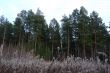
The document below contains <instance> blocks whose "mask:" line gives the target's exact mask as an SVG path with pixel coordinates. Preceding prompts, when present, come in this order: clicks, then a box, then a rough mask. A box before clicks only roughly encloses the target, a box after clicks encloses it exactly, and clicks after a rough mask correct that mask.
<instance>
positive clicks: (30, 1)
mask: <svg viewBox="0 0 110 73" xmlns="http://www.w3.org/2000/svg"><path fill="white" fill-rule="evenodd" d="M81 6H84V7H85V8H86V9H87V11H88V14H90V13H91V12H92V11H96V12H98V13H99V16H100V17H101V18H102V19H103V22H104V23H105V24H106V25H108V24H109V22H110V0H0V16H1V15H4V16H5V17H6V18H8V20H9V21H10V22H13V21H14V20H15V18H16V17H17V14H18V13H20V11H21V10H30V9H32V10H33V11H34V12H36V11H37V9H38V8H39V9H40V10H41V11H42V12H43V14H44V16H45V19H46V21H47V23H48V24H49V23H50V20H51V19H53V18H56V19H57V21H58V22H59V23H60V21H61V19H62V16H63V15H64V14H65V15H67V16H68V15H69V14H71V13H72V12H73V10H74V9H76V8H77V9H80V7H81Z"/></svg>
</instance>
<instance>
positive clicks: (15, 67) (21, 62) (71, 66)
mask: <svg viewBox="0 0 110 73" xmlns="http://www.w3.org/2000/svg"><path fill="white" fill-rule="evenodd" d="M0 73H110V65H108V64H101V63H100V62H97V61H93V60H88V59H81V58H78V57H77V58H74V57H68V58H67V59H65V60H64V61H62V62H60V61H57V60H54V61H45V60H43V59H42V58H39V57H32V56H28V57H20V58H19V57H11V58H10V59H6V58H3V57H2V58H1V59H0Z"/></svg>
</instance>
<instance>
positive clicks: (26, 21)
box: [0, 6, 110, 59]
mask: <svg viewBox="0 0 110 73" xmlns="http://www.w3.org/2000/svg"><path fill="white" fill-rule="evenodd" d="M107 29H108V28H107V27H106V25H105V23H104V22H103V20H102V18H101V17H99V15H98V13H97V12H96V11H93V12H92V13H90V15H88V11H87V10H86V9H85V8H84V7H83V6H82V7H80V9H79V10H78V9H74V10H73V12H72V13H71V14H70V15H69V16H66V15H64V16H63V17H62V19H61V24H59V23H58V21H57V20H56V19H55V18H53V19H52V20H51V21H50V24H47V23H46V20H45V18H44V15H43V13H42V11H41V10H40V9H37V12H36V13H34V12H33V11H32V10H28V11H26V10H22V11H21V12H20V13H18V14H17V17H16V18H15V20H14V22H13V23H11V22H9V21H8V19H7V18H5V17H4V16H1V17H0V44H3V43H4V44H5V46H8V47H9V46H13V47H17V48H18V49H19V50H22V49H25V50H26V51H30V50H34V54H35V55H40V56H43V57H44V58H47V59H48V58H52V57H58V56H59V54H61V55H63V56H69V55H74V56H79V57H83V58H84V57H93V58H95V56H96V52H98V51H101V52H105V53H106V54H107V55H108V56H109V53H110V42H109V41H110V34H109V31H107Z"/></svg>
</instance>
